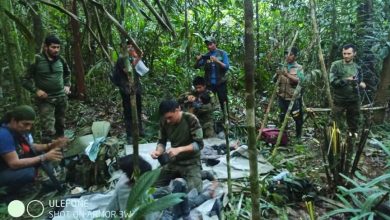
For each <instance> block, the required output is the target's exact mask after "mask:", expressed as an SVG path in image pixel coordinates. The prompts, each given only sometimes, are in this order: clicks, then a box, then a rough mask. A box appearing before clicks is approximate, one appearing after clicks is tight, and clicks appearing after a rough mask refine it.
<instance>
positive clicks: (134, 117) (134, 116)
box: [122, 43, 140, 177]
mask: <svg viewBox="0 0 390 220" xmlns="http://www.w3.org/2000/svg"><path fill="white" fill-rule="evenodd" d="M122 50H123V51H122V55H123V57H124V59H125V66H126V69H127V72H128V74H129V76H128V77H129V87H130V88H129V90H130V108H131V128H132V129H133V130H132V131H131V134H132V137H133V154H134V156H135V157H134V170H135V173H136V174H135V175H136V177H139V175H140V172H139V161H138V155H139V145H138V139H139V125H138V111H137V97H136V91H137V88H136V84H135V83H134V74H137V73H135V72H134V71H133V67H132V65H131V64H130V60H129V53H128V52H127V44H126V43H124V46H123V48H122Z"/></svg>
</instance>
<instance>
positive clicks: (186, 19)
mask: <svg viewBox="0 0 390 220" xmlns="http://www.w3.org/2000/svg"><path fill="white" fill-rule="evenodd" d="M184 27H185V34H186V39H187V46H186V64H187V66H189V65H190V34H189V27H188V2H187V0H184Z"/></svg>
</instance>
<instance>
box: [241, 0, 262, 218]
mask: <svg viewBox="0 0 390 220" xmlns="http://www.w3.org/2000/svg"><path fill="white" fill-rule="evenodd" d="M244 7H245V8H244V10H245V11H244V16H245V42H244V44H245V45H244V46H245V61H244V70H245V90H246V93H245V94H246V97H245V98H246V113H247V128H248V151H249V165H250V176H249V181H250V187H251V200H252V219H260V193H259V192H260V190H259V179H258V168H257V154H258V152H257V148H256V132H255V92H254V72H255V62H256V61H255V59H254V58H255V41H254V34H253V5H252V1H250V0H245V2H244Z"/></svg>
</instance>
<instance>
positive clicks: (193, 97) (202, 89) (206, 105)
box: [179, 76, 215, 138]
mask: <svg viewBox="0 0 390 220" xmlns="http://www.w3.org/2000/svg"><path fill="white" fill-rule="evenodd" d="M192 85H193V86H194V87H195V91H192V92H187V93H185V94H183V95H181V97H180V98H179V103H180V104H181V105H182V106H183V108H184V109H185V110H186V111H188V112H190V113H193V114H195V115H196V117H197V118H198V119H199V122H200V125H201V126H202V130H203V138H210V137H214V136H215V132H214V121H213V117H212V115H213V111H214V103H215V102H214V94H213V93H212V92H211V91H210V90H208V89H207V88H206V80H205V79H204V78H203V77H200V76H197V77H195V79H194V80H193V81H192Z"/></svg>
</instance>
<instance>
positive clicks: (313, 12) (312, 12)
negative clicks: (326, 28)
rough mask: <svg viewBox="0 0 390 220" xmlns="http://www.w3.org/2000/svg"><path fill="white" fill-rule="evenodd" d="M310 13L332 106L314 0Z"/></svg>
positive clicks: (323, 75)
mask: <svg viewBox="0 0 390 220" xmlns="http://www.w3.org/2000/svg"><path fill="white" fill-rule="evenodd" d="M310 15H311V20H312V24H313V30H314V35H315V39H316V41H317V45H318V58H319V59H320V63H321V72H322V77H323V78H324V81H325V87H326V96H327V98H328V104H329V106H330V107H331V108H332V106H333V101H332V95H331V93H330V86H329V76H328V72H327V71H326V66H325V61H324V55H323V53H322V48H321V38H320V32H319V30H318V26H317V18H316V6H315V4H314V0H310Z"/></svg>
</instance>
